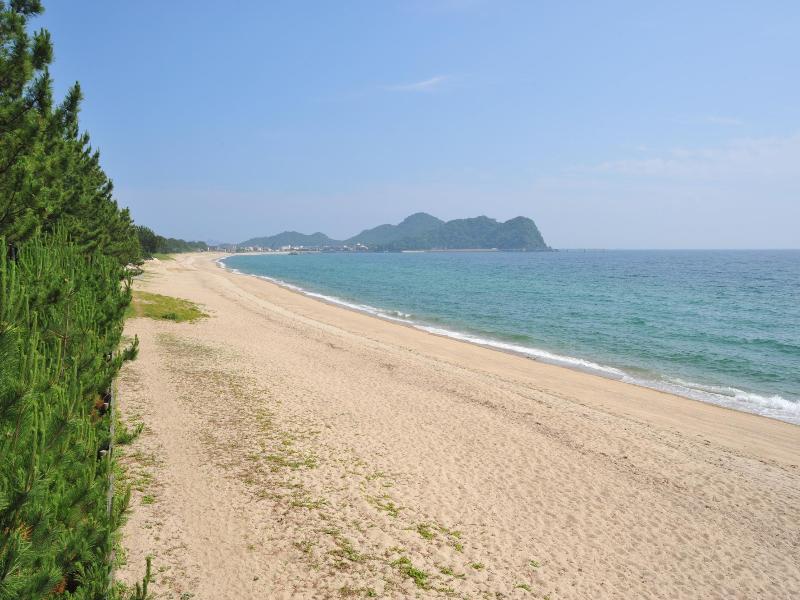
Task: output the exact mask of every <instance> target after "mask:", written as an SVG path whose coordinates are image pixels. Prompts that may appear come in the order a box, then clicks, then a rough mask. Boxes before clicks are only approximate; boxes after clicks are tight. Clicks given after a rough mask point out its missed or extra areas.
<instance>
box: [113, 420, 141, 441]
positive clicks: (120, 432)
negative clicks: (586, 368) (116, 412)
mask: <svg viewBox="0 0 800 600" xmlns="http://www.w3.org/2000/svg"><path fill="white" fill-rule="evenodd" d="M143 429H144V423H138V424H136V425H135V426H134V427H133V428H132V429H128V426H127V425H126V424H125V423H123V422H122V421H120V420H119V419H118V420H117V423H116V425H115V431H114V442H115V443H116V444H119V445H120V446H125V445H126V444H130V443H131V442H133V441H134V440H135V439H136V438H138V437H139V435H141V433H142V430H143Z"/></svg>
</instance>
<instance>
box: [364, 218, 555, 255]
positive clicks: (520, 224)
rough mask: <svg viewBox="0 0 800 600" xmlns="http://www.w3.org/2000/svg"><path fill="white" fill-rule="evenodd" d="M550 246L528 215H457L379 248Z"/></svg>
mask: <svg viewBox="0 0 800 600" xmlns="http://www.w3.org/2000/svg"><path fill="white" fill-rule="evenodd" d="M489 248H497V249H498V250H550V248H549V246H548V245H547V244H546V243H545V241H544V238H542V234H541V233H540V232H539V228H538V227H536V223H534V222H533V221H532V220H531V219H528V218H527V217H516V218H514V219H511V220H510V221H506V222H505V223H500V222H498V221H496V220H495V219H490V218H489V217H483V216H481V217H474V218H472V219H455V220H453V221H448V222H447V223H443V224H442V225H441V226H439V227H437V228H436V229H433V230H431V231H428V232H425V233H423V234H421V235H417V236H413V237H408V238H403V239H400V240H397V241H393V242H389V243H385V244H378V247H377V248H376V249H377V250H431V249H440V250H445V249H451V250H456V249H489Z"/></svg>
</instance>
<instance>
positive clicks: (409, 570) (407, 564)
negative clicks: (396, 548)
mask: <svg viewBox="0 0 800 600" xmlns="http://www.w3.org/2000/svg"><path fill="white" fill-rule="evenodd" d="M391 564H392V566H393V567H397V569H398V570H399V571H400V572H401V573H402V574H403V575H405V576H406V577H408V578H410V579H413V580H414V584H415V585H416V586H417V587H419V588H423V589H426V588H427V587H428V574H427V573H426V572H425V571H421V570H420V569H418V568H416V567H415V566H414V565H413V564H412V563H411V561H410V560H409V559H408V557H406V556H401V557H400V558H398V559H397V560H396V561H394V562H392V563H391Z"/></svg>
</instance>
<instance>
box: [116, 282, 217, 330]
mask: <svg viewBox="0 0 800 600" xmlns="http://www.w3.org/2000/svg"><path fill="white" fill-rule="evenodd" d="M207 316H208V315H207V314H206V313H204V312H203V311H202V310H200V308H199V307H198V306H197V304H195V303H194V302H190V301H189V300H184V299H183V298H173V297H172V296H162V295H161V294H153V293H151V292H140V291H138V290H134V292H133V301H132V302H131V304H130V306H129V307H128V309H127V310H126V312H125V317H126V318H133V317H148V318H150V319H159V320H162V321H175V322H176V323H183V322H186V321H188V322H191V321H196V320H197V319H201V318H203V317H207Z"/></svg>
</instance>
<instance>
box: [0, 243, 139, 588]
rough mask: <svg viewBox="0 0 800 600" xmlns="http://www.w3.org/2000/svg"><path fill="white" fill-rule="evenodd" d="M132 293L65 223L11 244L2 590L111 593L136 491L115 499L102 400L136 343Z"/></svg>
mask: <svg viewBox="0 0 800 600" xmlns="http://www.w3.org/2000/svg"><path fill="white" fill-rule="evenodd" d="M3 243H4V241H3ZM130 295H131V294H130V288H129V281H128V280H127V279H126V278H125V273H124V270H123V268H122V267H121V266H120V265H119V263H118V262H117V261H116V260H114V259H111V258H105V257H91V256H90V257H86V256H85V255H84V254H83V253H82V252H81V251H80V249H78V248H77V247H76V246H74V245H73V244H71V243H69V242H68V241H67V239H66V236H65V235H62V234H56V235H54V236H48V237H46V238H34V239H33V240H30V241H28V242H25V243H23V244H20V245H19V246H18V251H17V253H16V258H15V259H14V260H12V259H10V258H8V257H7V256H6V254H5V253H0V456H2V457H3V460H2V463H0V599H3V600H6V599H12V598H14V599H18V598H30V599H34V598H44V597H51V596H59V595H63V596H64V597H69V598H76V599H77V598H80V599H95V598H98V599H99V598H104V597H105V595H106V592H107V590H108V586H109V577H110V568H111V567H110V564H111V563H110V560H109V558H110V557H111V554H112V550H113V547H114V543H115V540H116V535H117V534H116V532H117V530H118V528H119V526H120V525H121V520H122V514H123V512H124V509H125V505H126V502H127V497H123V498H117V499H116V501H115V502H113V503H109V474H110V472H111V469H112V467H113V464H112V458H111V454H110V453H109V452H107V451H106V452H104V450H107V449H108V448H109V445H110V441H111V440H110V419H109V412H108V411H107V410H104V407H103V401H104V395H105V393H106V391H107V390H108V389H109V387H110V386H111V383H112V380H113V378H114V376H115V375H116V373H117V372H118V370H119V368H120V365H121V363H122V361H123V360H125V359H130V358H133V357H134V356H135V354H136V348H137V343H138V340H137V341H134V343H133V344H132V345H131V346H130V347H129V348H127V349H126V350H125V351H124V352H122V353H121V354H120V353H115V351H116V350H117V347H118V345H119V343H120V337H121V333H122V319H123V313H124V311H125V308H126V306H127V305H128V303H129V302H130ZM110 504H111V506H110V509H109V505H110Z"/></svg>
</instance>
